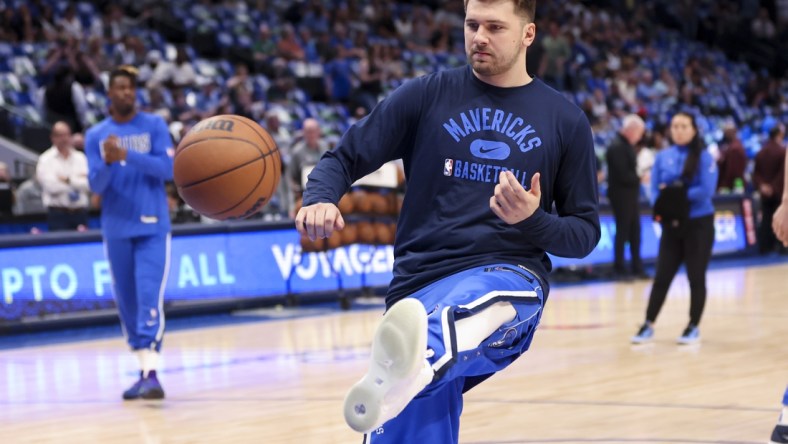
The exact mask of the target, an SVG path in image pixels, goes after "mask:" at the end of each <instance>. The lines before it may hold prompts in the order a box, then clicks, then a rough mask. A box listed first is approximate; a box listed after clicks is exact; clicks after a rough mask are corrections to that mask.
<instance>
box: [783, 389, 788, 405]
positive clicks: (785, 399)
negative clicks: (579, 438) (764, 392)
mask: <svg viewBox="0 0 788 444" xmlns="http://www.w3.org/2000/svg"><path fill="white" fill-rule="evenodd" d="M783 405H784V406H786V407H788V387H786V388H785V393H783Z"/></svg>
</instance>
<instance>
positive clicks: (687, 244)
mask: <svg viewBox="0 0 788 444" xmlns="http://www.w3.org/2000/svg"><path fill="white" fill-rule="evenodd" d="M670 135H671V139H672V140H673V146H671V147H669V148H666V149H664V150H662V151H661V152H660V153H659V154H657V158H656V160H655V163H654V168H653V170H652V174H651V195H652V200H653V201H652V204H653V205H654V212H655V214H657V215H658V216H659V218H660V223H661V225H662V237H661V238H660V241H659V253H658V255H657V273H656V275H655V276H654V285H653V286H652V287H651V294H650V295H649V300H648V308H647V309H646V320H645V322H643V325H642V326H641V327H640V330H638V332H637V334H636V335H635V336H633V337H632V342H633V343H635V344H641V343H645V342H649V341H651V339H652V338H653V336H654V327H653V324H654V322H655V321H656V320H657V316H658V315H659V312H660V310H661V309H662V305H663V304H664V303H665V298H666V297H667V294H668V288H670V284H671V282H673V278H674V277H675V276H676V273H677V272H678V270H679V267H680V266H681V264H682V262H683V263H684V264H685V267H686V269H687V278H688V279H689V284H690V310H689V315H690V316H689V317H690V319H689V323H688V324H687V327H686V328H685V329H684V331H683V332H682V334H681V336H680V337H679V338H678V340H677V342H678V343H679V344H686V345H688V344H695V343H698V342H699V341H700V329H699V327H698V326H699V325H700V320H701V317H702V316H703V308H704V306H705V305H706V269H707V268H708V266H709V259H711V249H712V246H713V245H714V203H713V202H712V198H713V197H714V189H715V187H716V186H717V165H716V163H715V162H714V159H713V158H712V157H711V154H709V152H708V151H707V150H706V149H705V144H704V143H703V139H702V138H701V135H700V132H699V131H698V125H697V123H696V121H695V117H694V116H693V115H691V114H687V113H677V114H675V115H674V116H673V118H672V120H671V124H670Z"/></svg>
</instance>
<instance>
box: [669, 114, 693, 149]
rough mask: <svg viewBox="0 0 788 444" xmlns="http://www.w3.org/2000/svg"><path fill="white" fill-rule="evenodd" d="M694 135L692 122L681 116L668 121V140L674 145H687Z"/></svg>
mask: <svg viewBox="0 0 788 444" xmlns="http://www.w3.org/2000/svg"><path fill="white" fill-rule="evenodd" d="M695 133H696V131H695V128H694V127H693V126H692V120H690V118H689V117H687V116H685V115H683V114H679V115H677V116H675V117H673V120H671V121H670V138H671V139H673V143H675V144H676V145H680V146H684V145H689V143H690V142H691V141H692V138H693V137H695Z"/></svg>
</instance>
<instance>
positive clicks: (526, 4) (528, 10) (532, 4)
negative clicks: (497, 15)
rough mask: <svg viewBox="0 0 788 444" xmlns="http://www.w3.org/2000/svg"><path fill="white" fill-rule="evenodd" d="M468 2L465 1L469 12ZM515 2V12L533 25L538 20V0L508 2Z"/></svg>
mask: <svg viewBox="0 0 788 444" xmlns="http://www.w3.org/2000/svg"><path fill="white" fill-rule="evenodd" d="M468 1H469V0H465V10H466V11H467V10H468ZM477 1H479V2H481V3H495V2H498V1H502V0H477ZM506 1H513V2H514V12H516V13H517V15H519V16H521V17H523V18H525V19H527V20H528V22H529V23H533V22H534V20H536V0H506Z"/></svg>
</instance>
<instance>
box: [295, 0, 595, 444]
mask: <svg viewBox="0 0 788 444" xmlns="http://www.w3.org/2000/svg"><path fill="white" fill-rule="evenodd" d="M535 3H536V2H535V1H534V0H497V1H483V0H466V2H465V9H466V11H465V12H466V17H465V47H466V53H467V57H468V62H469V65H468V66H465V67H460V68H456V69H448V70H444V71H440V72H436V73H434V74H430V75H427V76H424V77H420V78H417V79H413V80H410V81H408V82H406V83H405V84H403V85H402V86H401V87H399V88H398V89H397V90H395V91H394V92H393V93H392V94H391V95H390V96H389V97H388V98H386V99H385V100H383V101H382V102H381V103H380V104H378V106H377V107H376V108H375V109H374V110H373V111H372V112H371V113H370V115H369V116H367V117H366V118H364V119H362V120H360V121H359V122H357V123H356V124H355V125H353V126H352V127H351V128H350V129H349V130H348V131H347V133H346V134H345V135H344V136H343V138H342V140H341V141H340V143H339V144H338V145H337V147H336V148H335V149H334V150H332V151H330V152H328V153H326V154H325V155H324V156H323V157H322V158H321V160H320V162H319V163H318V165H317V166H316V168H315V169H314V170H313V171H312V173H311V174H310V175H309V181H308V183H307V186H306V190H305V193H304V200H303V202H304V206H303V208H302V209H301V210H300V211H299V212H298V214H297V216H296V226H297V229H298V230H299V231H300V232H301V233H303V234H306V235H307V236H309V237H310V238H311V239H316V238H325V237H329V236H330V235H331V233H332V232H334V231H335V230H339V229H342V228H343V227H344V220H343V218H342V215H341V214H340V212H339V210H338V208H337V206H336V204H337V202H338V201H339V198H340V197H341V196H342V195H343V194H344V193H345V192H346V191H347V190H348V188H349V187H350V185H351V184H352V183H353V182H354V181H355V180H356V179H358V178H361V177H363V176H364V175H366V174H368V173H370V172H372V171H375V170H376V169H377V168H379V167H380V166H381V165H382V164H384V163H385V162H387V161H390V160H393V159H398V158H402V159H403V162H404V167H405V173H406V177H407V191H406V195H405V200H404V202H403V207H402V212H401V214H400V217H399V220H398V224H397V234H396V241H395V245H394V256H395V262H394V278H393V280H392V282H391V284H390V286H389V290H388V294H387V297H386V305H387V307H388V310H387V312H386V314H385V315H384V316H383V319H382V321H381V323H380V325H379V326H378V328H377V330H376V332H375V335H374V338H373V343H372V357H371V359H370V366H369V370H368V372H367V374H366V375H365V376H364V377H363V378H362V379H361V380H360V381H359V382H358V383H356V384H355V385H354V386H353V387H352V388H351V389H350V391H349V392H348V394H347V396H346V399H345V405H344V412H345V419H346V421H347V423H348V424H349V425H350V427H352V428H353V429H354V430H357V431H359V432H362V433H365V434H367V435H366V436H365V440H366V439H368V440H369V441H368V442H371V443H374V444H386V443H431V444H441V443H456V442H458V439H459V437H458V433H459V417H460V412H461V410H462V403H463V396H462V394H463V393H464V392H465V391H467V390H469V389H470V388H472V387H473V386H475V385H476V384H478V383H480V382H481V381H483V380H485V379H487V378H488V377H490V376H491V375H492V374H494V373H495V372H497V371H499V370H502V369H503V368H505V367H506V366H508V365H509V364H511V363H512V362H514V361H515V360H516V359H517V358H518V357H519V356H520V355H521V354H522V353H523V352H524V351H525V350H526V349H528V347H529V345H530V343H531V341H532V339H533V336H534V332H535V330H536V327H537V325H538V324H539V319H540V317H541V314H542V310H543V308H544V304H545V302H546V300H547V295H548V291H549V287H548V284H547V281H546V279H545V278H546V276H547V274H548V272H549V271H550V268H551V264H550V260H549V258H548V256H547V255H546V252H550V253H552V254H556V255H559V256H566V257H583V256H586V255H587V254H589V253H590V252H591V251H592V250H593V249H594V247H595V246H596V244H597V242H598V240H599V237H600V228H599V214H598V198H597V184H596V164H595V157H594V146H593V141H592V134H591V128H590V125H589V123H588V120H587V119H586V117H585V115H584V114H583V112H582V111H581V110H580V109H579V108H578V107H576V106H575V105H573V104H572V103H570V102H569V101H567V100H566V99H565V98H564V97H563V96H562V95H561V94H560V93H558V92H556V91H555V90H553V89H551V88H550V87H548V86H547V85H545V84H544V83H543V82H542V81H541V80H539V79H536V78H532V77H531V76H530V75H529V74H528V72H527V71H526V51H527V48H528V47H529V46H530V45H531V44H532V43H533V42H534V37H535V34H536V26H535V24H534V15H535ZM553 205H555V209H554V206H553Z"/></svg>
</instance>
